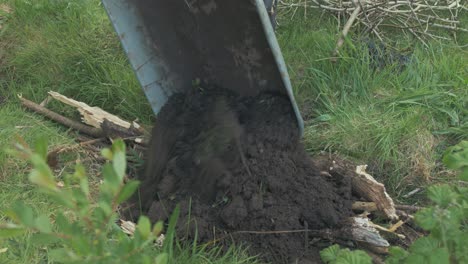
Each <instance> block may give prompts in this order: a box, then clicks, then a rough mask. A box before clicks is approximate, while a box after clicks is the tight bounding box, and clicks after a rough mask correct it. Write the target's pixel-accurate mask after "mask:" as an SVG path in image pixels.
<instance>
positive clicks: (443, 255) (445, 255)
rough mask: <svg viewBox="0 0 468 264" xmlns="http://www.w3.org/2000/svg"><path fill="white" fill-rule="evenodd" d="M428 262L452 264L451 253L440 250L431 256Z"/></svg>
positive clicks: (436, 250)
mask: <svg viewBox="0 0 468 264" xmlns="http://www.w3.org/2000/svg"><path fill="white" fill-rule="evenodd" d="M427 260H428V263H429V264H450V253H449V252H448V250H447V249H446V248H438V249H435V250H433V251H432V252H431V253H430V254H429V256H428V258H427Z"/></svg>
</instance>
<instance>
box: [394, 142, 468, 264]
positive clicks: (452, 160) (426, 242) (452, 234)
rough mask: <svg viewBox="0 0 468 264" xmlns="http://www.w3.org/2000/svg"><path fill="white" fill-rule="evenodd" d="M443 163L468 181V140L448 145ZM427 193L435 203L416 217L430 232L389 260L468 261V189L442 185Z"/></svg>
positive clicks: (396, 252) (395, 251) (422, 261)
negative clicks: (467, 225)
mask: <svg viewBox="0 0 468 264" xmlns="http://www.w3.org/2000/svg"><path fill="white" fill-rule="evenodd" d="M443 162H444V164H445V165H446V166H447V167H448V168H450V169H456V170H460V172H461V173H460V176H459V177H460V179H461V180H464V181H466V180H468V141H462V142H460V143H459V144H458V145H456V146H453V147H450V148H448V149H447V151H446V153H445V155H444V158H443ZM427 193H428V194H427V196H428V198H429V199H430V200H431V201H432V202H433V203H434V205H433V206H431V207H427V208H425V209H423V210H420V211H419V212H418V213H416V215H415V220H416V223H417V224H418V225H419V226H421V227H422V228H423V229H425V230H427V231H429V232H430V234H429V235H428V236H426V237H422V238H420V239H418V240H416V241H415V242H414V243H413V244H412V245H411V246H410V248H409V249H408V251H405V250H403V249H401V248H392V249H391V251H390V253H391V256H390V257H389V258H388V259H387V263H391V264H393V263H395V264H396V263H434V264H435V263H437V264H443V263H468V247H467V245H468V231H467V229H466V224H467V220H468V188H467V187H464V186H456V185H447V184H442V185H434V186H431V187H429V188H428V192H427Z"/></svg>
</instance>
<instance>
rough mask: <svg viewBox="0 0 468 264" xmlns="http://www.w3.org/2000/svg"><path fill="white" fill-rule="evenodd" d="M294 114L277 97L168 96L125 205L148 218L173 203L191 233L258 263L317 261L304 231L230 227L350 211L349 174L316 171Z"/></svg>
mask: <svg viewBox="0 0 468 264" xmlns="http://www.w3.org/2000/svg"><path fill="white" fill-rule="evenodd" d="M295 120H296V119H295V117H294V114H293V112H292V107H291V104H290V102H289V100H288V99H287V97H280V96H275V95H271V94H260V95H258V96H256V97H253V98H245V99H243V98H238V97H236V96H234V95H228V94H227V93H226V92H224V91H222V90H208V89H204V90H203V92H202V91H201V90H197V89H196V88H194V90H193V92H190V93H188V94H187V95H186V96H183V95H176V96H175V97H173V98H172V99H171V100H170V101H169V103H168V104H167V105H166V106H165V107H164V109H163V110H162V111H161V113H160V114H159V115H158V117H157V119H156V126H155V128H154V130H153V139H152V143H151V145H150V148H149V153H148V155H147V158H148V160H147V164H148V165H147V170H146V173H145V174H144V175H141V176H140V177H139V179H140V180H141V181H142V186H141V188H140V195H139V197H136V199H135V201H137V202H136V203H135V208H136V209H137V211H138V210H139V209H140V205H141V206H142V208H143V214H145V215H148V216H149V217H150V218H151V220H152V221H154V222H156V221H158V220H160V219H161V218H162V219H167V217H168V216H169V214H170V212H172V211H173V210H174V208H175V206H176V205H177V204H180V206H181V216H180V219H179V228H180V233H181V234H184V233H186V230H184V229H186V227H187V226H190V229H191V230H189V233H190V238H191V239H193V238H196V237H198V239H199V240H200V241H201V242H209V241H213V240H216V239H220V240H221V242H223V243H224V242H228V241H226V240H227V238H230V237H231V238H232V239H234V241H235V242H236V243H238V244H241V243H247V245H248V246H249V247H250V252H251V253H252V254H255V255H257V254H258V255H260V256H261V258H262V259H263V260H265V261H268V262H272V263H292V262H295V261H296V260H300V261H299V263H303V261H306V260H309V261H313V262H317V261H318V260H319V255H318V248H314V247H311V248H309V249H308V250H306V249H305V248H304V247H305V245H307V244H308V243H305V242H304V233H300V232H299V233H289V234H280V233H277V234H269V235H259V234H246V233H242V234H239V233H237V234H236V232H239V231H249V230H250V231H267V232H269V231H293V230H304V229H322V228H327V227H336V226H337V225H339V224H340V222H341V221H343V219H344V218H345V217H347V216H349V215H350V213H351V201H350V200H351V199H350V196H351V187H350V182H349V181H348V180H346V179H344V178H341V179H337V178H326V177H324V176H321V175H320V172H319V169H318V168H316V167H315V166H314V165H313V163H312V161H311V158H310V157H309V155H308V154H307V153H306V152H305V150H304V147H303V145H302V143H301V142H300V137H299V133H298V129H297V124H296V121H295ZM195 230H196V232H197V236H195V234H194V233H195ZM223 236H224V237H225V238H224V239H222V238H220V237H223ZM223 240H224V241H223ZM301 259H302V260H301Z"/></svg>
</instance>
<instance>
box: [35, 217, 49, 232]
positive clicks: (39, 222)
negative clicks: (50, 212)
mask: <svg viewBox="0 0 468 264" xmlns="http://www.w3.org/2000/svg"><path fill="white" fill-rule="evenodd" d="M34 227H36V228H37V229H38V230H39V231H41V232H42V233H51V232H52V225H51V224H50V219H49V217H47V216H46V215H40V216H39V217H38V218H36V220H35V221H34Z"/></svg>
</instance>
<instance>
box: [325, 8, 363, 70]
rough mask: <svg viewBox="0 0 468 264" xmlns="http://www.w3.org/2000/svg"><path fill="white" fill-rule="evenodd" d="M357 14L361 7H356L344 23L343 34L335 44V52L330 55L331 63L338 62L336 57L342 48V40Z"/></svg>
mask: <svg viewBox="0 0 468 264" xmlns="http://www.w3.org/2000/svg"><path fill="white" fill-rule="evenodd" d="M359 12H361V6H360V5H358V6H357V7H356V9H354V11H353V13H352V14H351V16H350V17H349V19H348V21H347V22H346V24H345V25H344V27H343V32H342V33H341V36H340V37H339V38H338V41H337V42H336V47H335V50H334V51H333V54H332V59H331V61H332V62H336V61H337V60H338V58H337V57H336V56H337V55H338V50H339V49H340V48H341V46H343V43H344V39H345V37H346V35H348V32H349V29H350V28H351V26H352V25H353V23H354V20H356V18H357V16H358V14H359Z"/></svg>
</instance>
